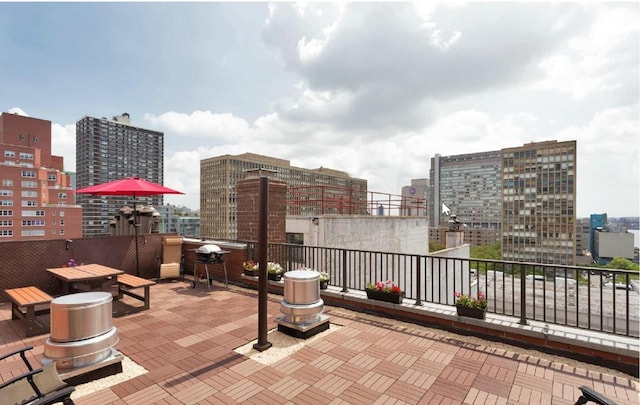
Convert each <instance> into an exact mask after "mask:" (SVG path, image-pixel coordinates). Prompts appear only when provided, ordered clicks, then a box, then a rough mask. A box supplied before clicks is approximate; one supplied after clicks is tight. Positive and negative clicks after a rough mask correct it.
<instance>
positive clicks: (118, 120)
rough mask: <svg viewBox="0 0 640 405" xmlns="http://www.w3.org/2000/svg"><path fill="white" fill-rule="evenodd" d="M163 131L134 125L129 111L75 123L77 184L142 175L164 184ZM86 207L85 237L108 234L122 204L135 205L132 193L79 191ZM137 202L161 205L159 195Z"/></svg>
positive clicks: (82, 203) (100, 182) (80, 198)
mask: <svg viewBox="0 0 640 405" xmlns="http://www.w3.org/2000/svg"><path fill="white" fill-rule="evenodd" d="M163 161H164V134H163V133H162V132H158V131H153V130H150V129H144V128H139V127H136V126H133V125H131V119H130V117H129V114H127V113H124V114H122V115H119V116H115V117H113V119H110V120H109V119H107V118H104V117H102V118H94V117H83V118H82V119H81V120H80V121H78V122H77V123H76V169H77V170H76V172H77V178H76V186H77V187H78V188H83V187H88V186H93V185H98V184H102V183H106V182H109V181H113V180H119V179H123V178H126V177H133V176H139V177H141V178H143V179H145V180H148V181H151V182H154V183H159V184H163V180H164V163H163ZM76 198H77V202H78V203H80V204H81V205H82V207H83V209H84V211H83V212H84V214H83V234H84V236H85V237H89V238H90V237H98V236H108V235H110V234H111V231H110V227H109V223H110V222H111V220H112V218H113V216H114V215H115V214H116V212H117V211H118V210H119V209H121V208H122V207H123V206H125V205H128V206H130V207H132V208H133V206H132V205H133V201H132V197H130V196H122V197H105V196H93V195H85V194H78V195H77V196H76ZM137 202H138V204H145V205H146V204H150V205H153V206H156V207H157V206H160V205H162V202H163V198H162V196H161V195H159V196H151V197H142V198H138V199H137Z"/></svg>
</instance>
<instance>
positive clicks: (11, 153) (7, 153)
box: [4, 150, 16, 157]
mask: <svg viewBox="0 0 640 405" xmlns="http://www.w3.org/2000/svg"><path fill="white" fill-rule="evenodd" d="M4 157H16V153H15V152H14V151H12V150H5V151H4Z"/></svg>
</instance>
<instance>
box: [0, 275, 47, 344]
mask: <svg viewBox="0 0 640 405" xmlns="http://www.w3.org/2000/svg"><path fill="white" fill-rule="evenodd" d="M4 292H5V294H6V295H7V296H8V297H9V299H10V300H11V319H22V320H23V321H24V322H25V324H26V329H27V336H35V335H40V334H43V333H49V319H48V317H47V319H46V321H45V320H42V319H37V318H36V316H38V315H44V314H48V313H49V312H50V308H49V303H50V302H51V300H53V297H52V296H50V295H49V294H47V293H45V292H44V291H42V290H41V289H39V288H38V287H34V286H29V287H20V288H12V289H8V290H4ZM38 305H39V306H45V305H46V308H42V309H39V310H36V306H38ZM21 308H25V310H24V311H23V310H22V309H21Z"/></svg>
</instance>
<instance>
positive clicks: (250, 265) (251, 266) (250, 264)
mask: <svg viewBox="0 0 640 405" xmlns="http://www.w3.org/2000/svg"><path fill="white" fill-rule="evenodd" d="M242 268H243V269H245V270H258V263H256V262H254V261H253V260H247V261H246V262H242Z"/></svg>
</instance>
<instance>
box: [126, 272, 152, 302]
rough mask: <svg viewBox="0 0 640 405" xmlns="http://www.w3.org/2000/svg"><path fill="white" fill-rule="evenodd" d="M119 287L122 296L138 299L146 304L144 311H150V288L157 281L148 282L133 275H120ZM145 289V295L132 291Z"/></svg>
mask: <svg viewBox="0 0 640 405" xmlns="http://www.w3.org/2000/svg"><path fill="white" fill-rule="evenodd" d="M117 282H118V286H119V291H120V295H121V297H120V298H122V294H126V295H128V296H130V297H133V298H135V299H138V300H140V301H142V302H144V309H149V306H150V304H149V298H150V297H149V287H150V286H152V285H154V284H155V281H151V280H147V279H145V278H141V277H137V276H134V275H132V274H126V273H125V274H120V275H118V279H117ZM142 287H144V295H139V294H136V293H134V292H132V291H130V290H133V289H136V288H142Z"/></svg>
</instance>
